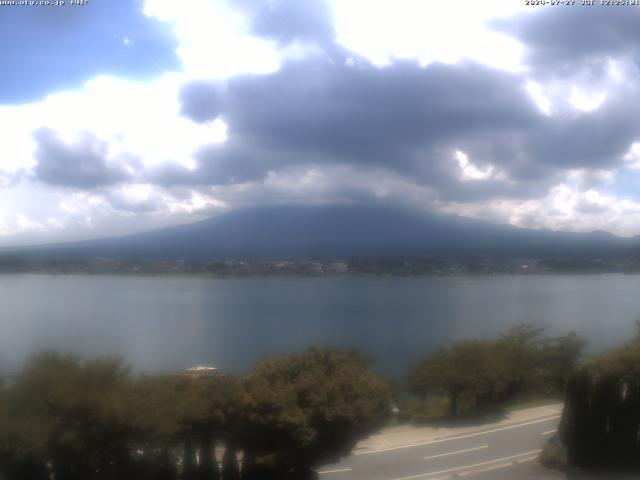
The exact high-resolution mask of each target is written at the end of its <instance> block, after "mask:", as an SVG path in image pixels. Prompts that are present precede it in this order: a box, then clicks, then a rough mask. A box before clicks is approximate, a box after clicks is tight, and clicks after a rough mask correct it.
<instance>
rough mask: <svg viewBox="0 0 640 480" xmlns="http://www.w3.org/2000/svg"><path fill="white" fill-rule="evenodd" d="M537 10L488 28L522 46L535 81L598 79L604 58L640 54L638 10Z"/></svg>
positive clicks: (623, 8) (612, 7)
mask: <svg viewBox="0 0 640 480" xmlns="http://www.w3.org/2000/svg"><path fill="white" fill-rule="evenodd" d="M597 3H599V2H596V5H593V6H590V7H581V6H576V7H575V8H560V9H558V8H540V9H538V12H536V13H535V14H533V15H527V16H516V17H514V18H512V19H509V20H502V21H497V22H494V23H493V24H494V26H496V27H497V28H499V29H500V30H502V31H504V32H505V33H508V34H511V35H514V36H515V37H516V38H518V39H519V40H520V41H522V42H523V43H524V44H525V45H527V51H528V54H527V56H526V61H527V63H528V64H529V65H530V66H531V67H532V68H533V69H534V72H535V73H536V74H538V75H544V76H567V75H574V74H575V72H576V71H577V70H582V69H587V70H591V71H592V72H593V73H595V74H599V73H603V72H604V70H606V68H607V63H608V60H609V59H610V58H612V57H613V58H615V57H622V56H637V55H638V53H640V10H638V9H637V8H634V7H624V6H622V7H620V6H610V5H598V4H597Z"/></svg>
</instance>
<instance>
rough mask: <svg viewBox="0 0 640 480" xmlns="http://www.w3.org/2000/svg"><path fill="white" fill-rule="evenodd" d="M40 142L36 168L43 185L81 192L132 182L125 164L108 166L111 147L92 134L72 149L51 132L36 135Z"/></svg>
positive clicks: (37, 132) (44, 130)
mask: <svg viewBox="0 0 640 480" xmlns="http://www.w3.org/2000/svg"><path fill="white" fill-rule="evenodd" d="M34 140H35V141H36V142H37V145H38V146H37V150H36V154H35V158H36V160H37V162H38V163H37V165H36V166H35V168H34V173H35V175H36V178H37V179H38V180H40V181H41V182H44V183H47V184H50V185H57V186H64V187H73V188H80V189H92V188H96V187H100V186H105V185H113V184H116V183H119V182H122V181H125V180H128V179H130V178H132V174H131V173H130V172H129V171H128V170H127V168H126V167H125V166H124V165H123V164H114V163H111V162H108V161H107V159H106V156H107V146H106V145H105V144H104V143H102V142H100V141H99V140H98V139H96V138H95V137H93V136H92V135H90V134H88V133H87V134H85V135H84V137H83V138H82V139H81V140H80V141H79V142H77V143H75V144H73V145H70V144H67V143H65V142H64V141H62V140H61V139H60V138H59V137H58V136H57V135H56V133H55V132H54V131H53V130H51V129H48V128H40V129H39V130H37V131H36V132H35V133H34Z"/></svg>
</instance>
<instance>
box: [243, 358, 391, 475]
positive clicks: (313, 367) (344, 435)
mask: <svg viewBox="0 0 640 480" xmlns="http://www.w3.org/2000/svg"><path fill="white" fill-rule="evenodd" d="M242 407H243V414H242V420H241V425H239V431H240V432H241V435H240V440H241V442H242V444H243V447H244V448H245V453H246V454H248V455H249V456H252V455H254V454H255V455H258V456H260V457H261V458H262V459H263V460H265V461H267V462H270V463H271V464H272V465H273V466H274V467H276V468H277V470H278V472H279V473H278V475H279V478H287V477H288V476H289V477H291V478H305V476H306V475H311V474H310V467H312V466H314V465H317V464H319V463H322V462H328V461H333V460H336V459H337V458H339V457H340V456H342V455H347V454H349V453H350V452H351V450H352V449H353V447H354V446H355V444H356V443H357V441H358V440H360V439H361V438H363V437H365V436H366V435H368V434H370V433H372V432H373V431H375V430H376V429H377V428H379V427H380V426H381V424H382V422H383V421H384V420H385V419H386V418H387V416H388V414H389V412H390V395H389V391H388V388H387V386H386V384H385V383H384V382H383V381H381V380H380V379H379V378H377V377H376V376H375V375H374V374H373V373H372V372H371V371H370V370H369V367H368V363H367V361H366V360H365V359H364V358H363V356H362V355H360V354H359V353H357V352H354V351H345V350H337V349H329V348H324V349H309V350H307V351H306V352H304V353H300V354H296V355H288V356H281V357H277V358H274V359H272V360H267V361H263V362H261V363H259V364H258V365H257V366H256V367H255V369H254V370H253V371H252V372H251V373H250V374H249V375H248V376H247V377H246V379H245V382H244V397H243V403H242Z"/></svg>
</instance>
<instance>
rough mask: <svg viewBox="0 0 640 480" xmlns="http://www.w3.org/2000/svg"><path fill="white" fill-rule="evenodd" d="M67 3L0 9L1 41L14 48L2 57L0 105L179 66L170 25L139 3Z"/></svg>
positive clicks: (0, 58) (145, 75) (35, 98)
mask: <svg viewBox="0 0 640 480" xmlns="http://www.w3.org/2000/svg"><path fill="white" fill-rule="evenodd" d="M69 3H70V2H67V4H66V5H64V6H57V7H56V6H50V7H38V6H21V7H18V8H3V9H2V15H1V16H0V42H1V43H2V44H3V45H12V48H6V49H4V52H3V54H2V55H1V56H0V70H1V71H2V83H3V88H2V89H1V90H0V103H3V104H6V103H11V104H18V103H23V102H26V101H34V100H37V99H40V98H44V97H45V96H46V95H47V94H49V93H51V92H54V91H57V90H61V89H69V88H77V87H79V86H81V85H82V84H83V83H84V82H85V81H87V80H89V79H90V78H92V77H94V76H96V75H98V74H111V75H119V76H122V77H125V78H149V77H151V76H155V75H159V74H161V73H162V72H163V71H165V70H170V69H176V68H178V67H179V62H178V58H177V56H176V54H175V49H176V39H175V37H174V36H173V35H172V34H171V30H170V27H169V25H167V24H164V23H162V22H159V21H158V20H156V19H153V18H149V17H145V16H144V14H143V12H142V9H141V8H140V2H138V1H125V2H120V4H119V5H118V8H113V5H111V4H110V2H108V1H91V2H88V3H87V5H84V6H82V7H78V6H72V5H69ZM123 38H126V39H128V40H129V42H128V43H126V44H125V43H123V41H122V39H123Z"/></svg>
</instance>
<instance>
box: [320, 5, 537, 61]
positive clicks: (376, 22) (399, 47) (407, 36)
mask: <svg viewBox="0 0 640 480" xmlns="http://www.w3.org/2000/svg"><path fill="white" fill-rule="evenodd" d="M331 5H332V7H333V10H334V13H335V27H336V31H337V38H338V41H339V42H340V43H341V44H343V45H345V46H346V47H347V48H349V49H352V50H353V51H355V52H357V53H359V54H361V55H364V56H366V57H368V58H369V59H371V60H372V61H373V62H374V63H376V64H379V65H384V64H388V63H389V62H390V61H391V59H393V58H394V57H395V58H417V59H418V60H419V61H420V63H422V64H423V65H424V64H428V63H431V62H436V61H439V62H445V63H453V62H457V61H459V60H461V59H465V58H468V59H473V60H476V61H478V62H480V63H484V64H486V65H490V66H493V67H496V68H502V69H505V70H510V71H521V70H524V68H525V67H524V65H523V63H522V56H523V53H524V50H523V47H522V45H521V44H520V43H519V42H517V41H516V40H515V39H513V38H511V37H507V36H505V35H502V34H499V33H497V32H494V31H491V29H490V28H488V27H487V22H488V21H489V20H490V19H495V18H500V17H508V16H510V15H513V14H515V13H525V12H530V11H531V9H527V8H526V7H524V6H523V5H522V4H520V3H519V2H513V1H508V0H491V1H486V2H470V1H469V2H438V3H437V4H434V3H431V2H425V1H424V0H352V1H348V2H347V1H343V0H332V1H331Z"/></svg>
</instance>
